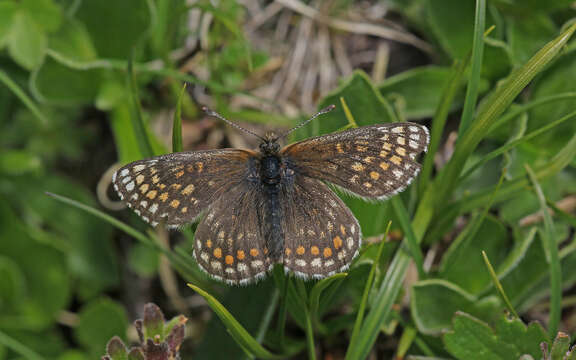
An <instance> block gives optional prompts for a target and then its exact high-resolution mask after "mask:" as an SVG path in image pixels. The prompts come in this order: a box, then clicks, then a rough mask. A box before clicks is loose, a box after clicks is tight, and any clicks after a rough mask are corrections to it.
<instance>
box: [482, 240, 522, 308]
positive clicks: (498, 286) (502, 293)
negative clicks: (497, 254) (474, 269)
mask: <svg viewBox="0 0 576 360" xmlns="http://www.w3.org/2000/svg"><path fill="white" fill-rule="evenodd" d="M482 258H484V263H485V264H486V268H487V269H488V272H489V273H490V278H491V279H492V283H494V287H495V288H496V290H498V294H499V295H500V297H501V298H502V301H504V304H506V307H507V308H508V311H510V312H511V313H512V314H513V315H514V317H516V318H519V316H518V313H517V312H516V310H515V309H514V306H513V305H512V303H511V302H510V299H509V298H508V295H506V292H505V291H504V288H503V287H502V284H501V283H500V280H498V275H496V271H494V267H493V266H492V263H490V260H489V259H488V255H486V252H485V251H484V250H482Z"/></svg>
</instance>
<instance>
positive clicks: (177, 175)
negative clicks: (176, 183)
mask: <svg viewBox="0 0 576 360" xmlns="http://www.w3.org/2000/svg"><path fill="white" fill-rule="evenodd" d="M182 175H184V171H183V170H180V171H178V172H177V173H176V175H174V176H176V179H178V178H179V177H180V176H182Z"/></svg>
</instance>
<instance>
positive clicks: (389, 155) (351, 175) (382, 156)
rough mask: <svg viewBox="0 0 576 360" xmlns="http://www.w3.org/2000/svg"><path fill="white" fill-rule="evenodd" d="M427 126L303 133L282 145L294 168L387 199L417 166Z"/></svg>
mask: <svg viewBox="0 0 576 360" xmlns="http://www.w3.org/2000/svg"><path fill="white" fill-rule="evenodd" d="M428 142H429V134H428V129H427V128H426V127H424V126H422V125H418V124H414V123H394V124H385V125H373V126H365V127H361V128H356V129H350V130H345V131H342V132H338V133H334V134H329V135H324V136H319V137H316V138H311V139H307V140H304V141H301V142H298V143H295V144H292V145H289V146H287V147H285V148H284V149H282V150H281V152H280V154H281V155H282V156H285V157H286V159H287V161H288V162H289V163H290V164H291V166H293V167H294V169H295V171H296V172H297V173H301V174H302V175H304V176H308V177H312V178H316V179H320V180H323V181H327V182H330V183H332V184H335V185H338V186H340V187H342V188H344V189H345V190H347V191H350V192H352V193H354V194H356V195H358V196H361V197H365V198H375V199H385V198H387V197H389V196H391V195H394V194H396V193H398V192H400V191H402V190H404V189H405V188H406V186H408V185H409V184H410V183H411V182H412V180H413V179H414V178H415V177H416V175H417V174H418V172H419V171H420V164H418V162H416V157H417V156H418V154H420V153H421V152H424V151H426V150H427V148H428Z"/></svg>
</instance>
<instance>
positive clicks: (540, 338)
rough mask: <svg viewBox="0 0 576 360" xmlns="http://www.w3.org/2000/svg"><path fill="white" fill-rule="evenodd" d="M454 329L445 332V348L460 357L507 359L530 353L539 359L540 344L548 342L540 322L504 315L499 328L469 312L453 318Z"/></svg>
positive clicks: (499, 322) (479, 359) (490, 359)
mask: <svg viewBox="0 0 576 360" xmlns="http://www.w3.org/2000/svg"><path fill="white" fill-rule="evenodd" d="M453 325H454V326H453V330H452V331H450V332H448V333H447V334H445V335H444V343H445V345H446V349H447V350H448V351H449V352H450V353H451V354H452V355H453V356H455V357H456V358H457V359H459V360H460V359H461V360H464V359H478V360H484V359H486V360H498V359H502V360H507V359H518V358H520V356H522V355H530V356H532V357H533V358H534V359H539V358H540V357H541V355H542V352H541V350H540V343H541V342H546V341H548V337H547V336H546V332H545V331H544V329H543V328H542V326H540V325H539V324H538V323H532V324H530V325H529V326H526V325H524V324H523V323H522V321H521V320H519V319H517V318H516V319H508V318H506V317H504V316H501V317H500V319H499V320H498V322H497V323H496V329H494V330H493V329H491V328H490V327H489V326H488V325H487V324H486V323H485V322H483V321H481V320H479V319H477V318H474V317H473V316H472V315H469V314H466V313H458V314H457V315H456V316H455V317H454V322H453Z"/></svg>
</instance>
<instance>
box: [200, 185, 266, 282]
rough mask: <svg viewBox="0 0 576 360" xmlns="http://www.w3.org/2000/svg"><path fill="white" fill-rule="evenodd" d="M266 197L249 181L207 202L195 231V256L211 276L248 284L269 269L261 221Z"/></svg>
mask: <svg viewBox="0 0 576 360" xmlns="http://www.w3.org/2000/svg"><path fill="white" fill-rule="evenodd" d="M264 203H265V199H264V198H263V192H262V191H261V189H260V188H259V186H257V185H254V184H253V183H250V182H248V181H245V182H242V183H240V184H238V185H237V186H235V187H233V188H231V189H230V190H229V191H228V192H226V193H225V194H223V196H222V197H221V198H220V199H219V200H217V201H216V202H215V203H214V204H212V205H210V206H209V208H208V210H207V212H206V216H205V217H204V219H202V221H201V222H200V224H199V225H198V229H197V230H196V234H195V246H194V257H195V258H196V261H197V262H198V265H200V267H201V268H202V269H203V270H204V271H205V272H207V273H208V274H209V275H211V276H212V277H214V278H216V279H218V280H224V281H226V282H227V283H229V284H247V283H249V282H251V281H253V280H257V279H259V278H261V277H263V276H265V275H266V273H267V272H268V270H270V269H271V266H272V260H271V259H270V257H269V253H268V246H267V244H266V242H265V236H264V227H263V224H262V221H263V219H264V217H265V216H264V212H265V211H267V209H266V208H265V207H264V205H263V204H264Z"/></svg>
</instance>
